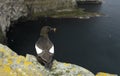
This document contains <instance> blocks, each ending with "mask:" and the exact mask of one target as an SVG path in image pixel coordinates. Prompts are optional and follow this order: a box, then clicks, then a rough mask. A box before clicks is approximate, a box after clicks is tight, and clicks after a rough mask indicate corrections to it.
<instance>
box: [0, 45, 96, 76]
mask: <svg viewBox="0 0 120 76" xmlns="http://www.w3.org/2000/svg"><path fill="white" fill-rule="evenodd" d="M0 72H4V73H6V74H7V75H9V76H94V74H92V73H91V72H90V71H88V70H86V69H84V68H82V67H80V66H77V65H73V64H69V63H61V62H58V61H56V60H55V61H54V62H53V66H52V69H51V71H48V70H46V69H45V68H44V66H42V65H41V64H40V63H39V62H38V61H37V60H36V57H35V56H33V55H29V54H28V55H27V56H26V58H25V57H23V56H20V55H17V54H16V53H15V52H13V51H12V50H11V49H9V48H8V47H7V46H4V45H1V44H0ZM0 74H1V73H0ZM7 75H4V76H7ZM2 76H3V75H2Z"/></svg>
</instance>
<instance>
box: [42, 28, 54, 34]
mask: <svg viewBox="0 0 120 76" xmlns="http://www.w3.org/2000/svg"><path fill="white" fill-rule="evenodd" d="M50 31H53V32H56V28H52V27H50V26H43V27H42V29H41V32H40V35H46V34H48V32H50Z"/></svg>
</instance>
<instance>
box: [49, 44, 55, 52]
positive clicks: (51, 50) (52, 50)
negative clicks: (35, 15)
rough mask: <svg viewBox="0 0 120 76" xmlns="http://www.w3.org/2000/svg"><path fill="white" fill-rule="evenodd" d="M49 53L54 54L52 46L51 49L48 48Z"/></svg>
mask: <svg viewBox="0 0 120 76" xmlns="http://www.w3.org/2000/svg"><path fill="white" fill-rule="evenodd" d="M49 52H50V53H52V54H54V45H52V47H51V48H50V50H49Z"/></svg>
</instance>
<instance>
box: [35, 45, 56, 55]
mask: <svg viewBox="0 0 120 76" xmlns="http://www.w3.org/2000/svg"><path fill="white" fill-rule="evenodd" d="M35 49H36V52H37V54H40V53H42V52H43V50H42V49H40V48H39V47H38V46H37V45H35ZM49 52H50V53H52V54H54V45H53V46H52V47H51V48H50V49H49Z"/></svg>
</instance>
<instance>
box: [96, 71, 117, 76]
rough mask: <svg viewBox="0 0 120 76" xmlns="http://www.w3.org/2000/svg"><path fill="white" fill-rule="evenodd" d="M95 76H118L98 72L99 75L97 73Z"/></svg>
mask: <svg viewBox="0 0 120 76" xmlns="http://www.w3.org/2000/svg"><path fill="white" fill-rule="evenodd" d="M96 76H118V75H117V74H109V73H104V72H99V73H97V75H96Z"/></svg>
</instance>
